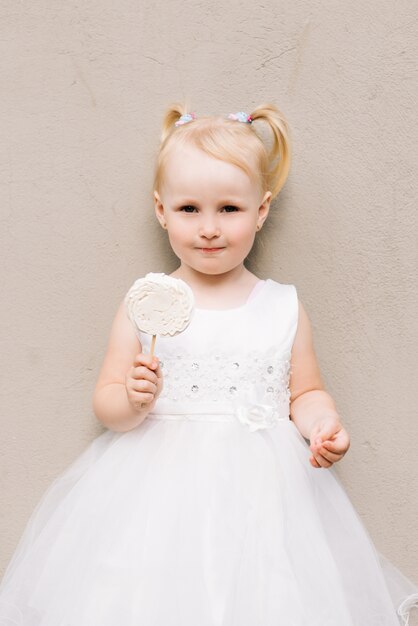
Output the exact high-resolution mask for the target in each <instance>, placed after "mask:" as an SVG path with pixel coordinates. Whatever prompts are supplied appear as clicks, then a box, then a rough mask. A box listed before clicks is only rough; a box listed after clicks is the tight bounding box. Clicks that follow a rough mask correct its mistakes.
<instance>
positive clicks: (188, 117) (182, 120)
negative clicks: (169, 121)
mask: <svg viewBox="0 0 418 626" xmlns="http://www.w3.org/2000/svg"><path fill="white" fill-rule="evenodd" d="M195 119H196V114H195V113H183V115H181V116H180V117H179V119H178V120H177V122H175V123H174V126H183V124H187V123H188V122H192V121H193V120H195Z"/></svg>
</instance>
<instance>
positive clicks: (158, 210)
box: [154, 191, 165, 228]
mask: <svg viewBox="0 0 418 626" xmlns="http://www.w3.org/2000/svg"><path fill="white" fill-rule="evenodd" d="M154 207H155V215H156V216H157V220H158V221H159V222H160V224H161V226H162V227H163V228H164V227H165V217H164V206H163V203H162V202H161V198H160V195H159V193H158V191H154Z"/></svg>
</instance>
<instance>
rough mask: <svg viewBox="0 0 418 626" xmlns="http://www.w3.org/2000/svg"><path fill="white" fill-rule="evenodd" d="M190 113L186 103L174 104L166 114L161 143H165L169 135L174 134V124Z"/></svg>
mask: <svg viewBox="0 0 418 626" xmlns="http://www.w3.org/2000/svg"><path fill="white" fill-rule="evenodd" d="M188 112H189V107H188V105H187V104H186V103H174V104H172V105H171V106H170V107H169V108H168V109H167V110H166V112H165V115H164V118H163V123H162V131H161V143H163V142H164V141H165V140H166V139H167V137H168V136H169V135H171V133H172V132H173V130H174V128H175V126H174V124H175V123H176V122H177V120H179V119H180V117H181V116H182V115H184V114H185V113H188Z"/></svg>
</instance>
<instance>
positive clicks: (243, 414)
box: [233, 384, 289, 433]
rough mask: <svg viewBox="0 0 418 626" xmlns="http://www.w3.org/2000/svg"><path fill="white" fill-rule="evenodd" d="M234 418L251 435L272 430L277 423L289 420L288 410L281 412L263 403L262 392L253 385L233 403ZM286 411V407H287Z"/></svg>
mask: <svg viewBox="0 0 418 626" xmlns="http://www.w3.org/2000/svg"><path fill="white" fill-rule="evenodd" d="M233 404H234V407H235V416H236V417H237V419H238V420H239V421H240V422H241V423H242V424H244V425H246V426H248V428H249V431H250V432H251V433H253V432H255V431H256V430H260V429H263V428H272V427H273V426H275V425H276V424H277V422H279V421H282V420H289V415H288V414H287V415H285V413H288V410H284V411H281V410H280V406H275V405H274V404H267V403H266V402H265V401H264V390H263V389H262V388H261V386H260V385H257V384H253V385H251V386H250V387H248V388H247V389H246V390H245V391H242V392H241V393H240V394H239V396H238V397H236V398H235V399H234V401H233ZM287 409H288V407H287Z"/></svg>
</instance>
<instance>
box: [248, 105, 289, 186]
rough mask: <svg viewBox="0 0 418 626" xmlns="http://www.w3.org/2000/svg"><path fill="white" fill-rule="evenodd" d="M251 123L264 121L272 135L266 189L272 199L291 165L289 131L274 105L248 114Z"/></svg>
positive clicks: (261, 107) (265, 106)
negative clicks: (268, 190) (270, 193)
mask: <svg viewBox="0 0 418 626" xmlns="http://www.w3.org/2000/svg"><path fill="white" fill-rule="evenodd" d="M250 115H251V118H252V120H253V121H255V120H264V121H265V122H267V124H268V125H269V126H270V128H271V131H272V133H273V145H272V148H271V150H270V152H269V153H268V159H269V165H270V168H269V172H268V173H267V178H268V182H269V185H268V188H269V189H270V191H271V192H272V195H273V198H274V197H275V196H277V194H278V193H279V191H280V190H281V189H282V187H283V185H284V184H285V182H286V179H287V176H288V174H289V170H290V164H291V138H290V129H289V126H288V123H287V121H286V118H285V116H284V114H283V113H282V112H281V111H280V110H279V109H278V108H277V107H276V106H275V105H274V104H262V105H260V106H259V107H257V108H256V109H255V110H254V111H253V112H252V113H250Z"/></svg>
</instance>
